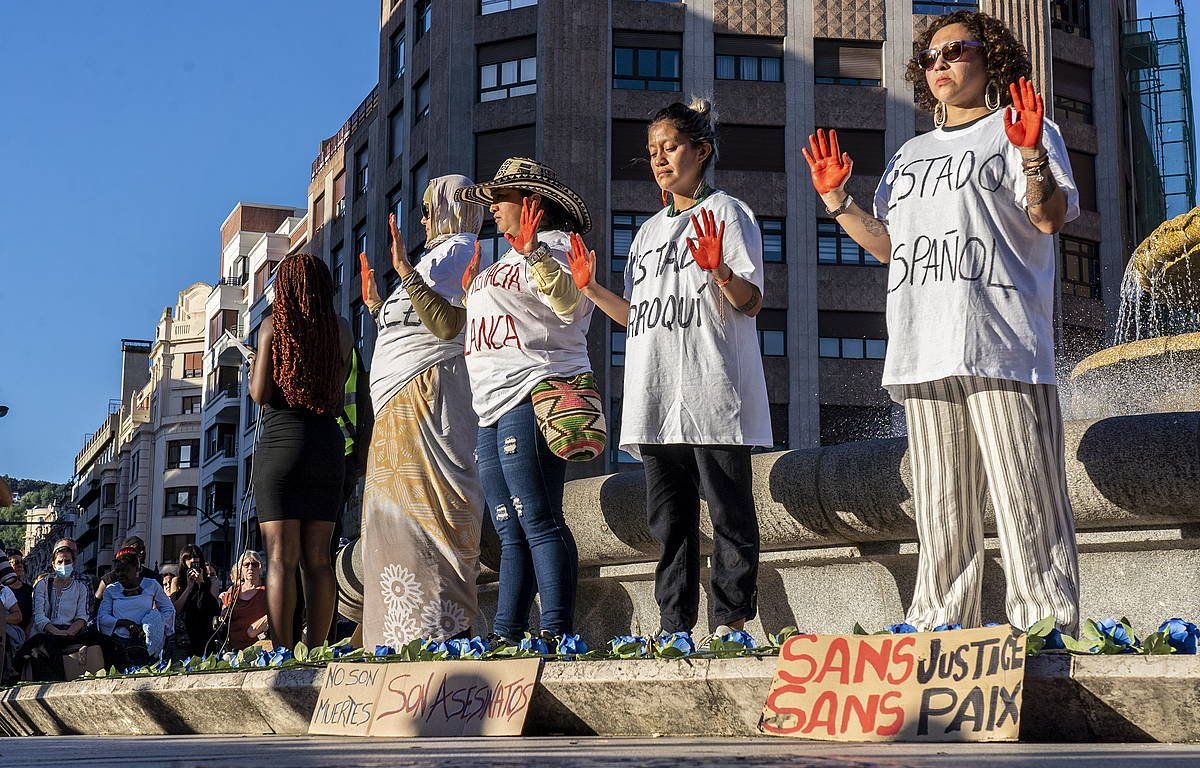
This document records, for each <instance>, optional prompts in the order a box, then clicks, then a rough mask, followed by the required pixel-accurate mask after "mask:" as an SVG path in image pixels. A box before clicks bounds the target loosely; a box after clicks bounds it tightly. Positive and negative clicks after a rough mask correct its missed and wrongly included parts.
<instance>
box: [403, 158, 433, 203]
mask: <svg viewBox="0 0 1200 768" xmlns="http://www.w3.org/2000/svg"><path fill="white" fill-rule="evenodd" d="M428 186H429V166H428V165H426V164H425V161H424V160H421V162H419V163H417V164H416V165H414V166H413V169H412V201H411V202H410V203H409V206H408V207H409V208H412V209H414V210H415V209H416V208H419V207H420V205H421V201H422V200H423V199H424V197H425V188H426V187H428Z"/></svg>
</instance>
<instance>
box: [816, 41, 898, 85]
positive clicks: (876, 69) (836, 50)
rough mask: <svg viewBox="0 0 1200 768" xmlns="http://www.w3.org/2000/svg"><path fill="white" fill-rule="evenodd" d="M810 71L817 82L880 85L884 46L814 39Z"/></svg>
mask: <svg viewBox="0 0 1200 768" xmlns="http://www.w3.org/2000/svg"><path fill="white" fill-rule="evenodd" d="M813 71H814V73H815V74H816V78H817V82H818V83H824V84H830V85H872V86H878V85H880V84H881V83H882V82H883V46H882V45H881V44H880V43H864V42H857V41H851V40H814V41H813Z"/></svg>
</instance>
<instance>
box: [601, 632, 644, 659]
mask: <svg viewBox="0 0 1200 768" xmlns="http://www.w3.org/2000/svg"><path fill="white" fill-rule="evenodd" d="M608 647H609V648H610V649H612V652H613V653H616V654H624V655H630V654H632V655H635V656H644V655H645V654H646V650H647V649H648V648H649V647H650V640H649V639H647V638H645V637H641V636H640V635H617V636H616V637H614V638H613V639H612V640H609V641H608Z"/></svg>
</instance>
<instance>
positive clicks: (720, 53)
mask: <svg viewBox="0 0 1200 768" xmlns="http://www.w3.org/2000/svg"><path fill="white" fill-rule="evenodd" d="M715 42H716V45H715V48H716V54H717V63H716V77H717V79H718V80H762V81H764V82H768V83H778V82H782V81H783V40H782V39H781V38H777V37H775V38H772V37H734V36H732V35H717V37H716V41H715Z"/></svg>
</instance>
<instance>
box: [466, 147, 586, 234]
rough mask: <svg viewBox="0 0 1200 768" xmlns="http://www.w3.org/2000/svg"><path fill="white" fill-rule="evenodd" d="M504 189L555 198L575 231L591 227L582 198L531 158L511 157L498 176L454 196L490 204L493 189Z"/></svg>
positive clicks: (549, 198)
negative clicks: (572, 223) (513, 189)
mask: <svg viewBox="0 0 1200 768" xmlns="http://www.w3.org/2000/svg"><path fill="white" fill-rule="evenodd" d="M505 188H516V189H520V190H524V191H526V192H537V193H540V194H541V195H542V197H544V198H546V199H547V200H552V201H554V202H555V203H557V204H558V205H559V207H561V208H562V209H563V211H564V212H565V213H566V214H567V218H568V219H570V220H571V221H573V222H574V225H575V226H574V229H575V231H576V232H578V233H579V234H581V235H582V234H584V233H586V232H587V231H588V230H589V229H591V228H592V217H591V216H589V215H588V210H587V206H586V205H585V204H584V202H583V198H581V197H580V196H579V195H577V194H575V192H574V191H572V190H571V188H570V187H568V186H567V185H566V184H563V183H562V182H561V181H559V180H558V174H557V173H555V171H554V169H553V168H551V167H550V166H548V165H545V164H543V163H539V162H538V161H537V160H530V159H529V158H528V157H510V158H508V159H507V160H505V161H504V162H503V163H501V164H500V168H499V169H498V170H497V171H496V176H495V178H493V179H492V180H491V181H485V182H482V183H480V184H472V185H471V186H469V187H461V188H459V189H456V190H454V199H455V200H458V201H460V202H466V203H475V204H476V205H491V204H492V190H494V189H505Z"/></svg>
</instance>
